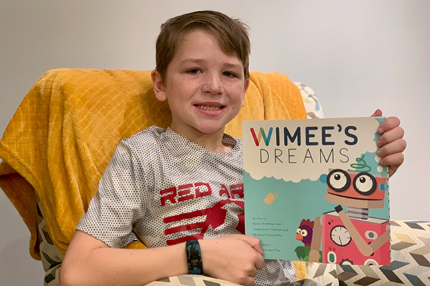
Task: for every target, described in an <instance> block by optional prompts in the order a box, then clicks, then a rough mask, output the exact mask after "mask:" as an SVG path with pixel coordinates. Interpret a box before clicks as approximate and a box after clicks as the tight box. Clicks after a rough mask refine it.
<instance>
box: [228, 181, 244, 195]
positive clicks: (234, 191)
mask: <svg viewBox="0 0 430 286" xmlns="http://www.w3.org/2000/svg"><path fill="white" fill-rule="evenodd" d="M230 193H231V197H232V198H234V199H235V198H236V195H237V196H238V197H239V198H241V199H243V184H237V185H231V186H230Z"/></svg>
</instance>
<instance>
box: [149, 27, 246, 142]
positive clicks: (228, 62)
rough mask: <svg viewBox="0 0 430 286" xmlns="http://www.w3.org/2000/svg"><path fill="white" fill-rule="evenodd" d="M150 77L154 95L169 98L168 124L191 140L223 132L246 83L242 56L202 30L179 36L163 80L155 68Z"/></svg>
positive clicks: (238, 106)
mask: <svg viewBox="0 0 430 286" xmlns="http://www.w3.org/2000/svg"><path fill="white" fill-rule="evenodd" d="M152 79H153V82H154V91H155V95H156V97H157V99H159V100H161V101H164V100H166V99H167V100H168V103H169V106H170V109H171V112H172V124H171V128H172V129H173V130H174V131H175V132H176V133H178V134H180V135H182V136H184V137H186V138H188V139H191V140H192V139H193V138H196V137H195V136H202V135H205V134H207V135H209V134H220V133H223V132H224V128H225V125H226V124H227V123H228V122H229V121H230V120H232V119H233V118H234V117H235V116H236V115H237V114H238V112H239V110H240V108H241V107H242V106H243V100H244V97H245V92H246V90H247V88H248V84H249V81H248V80H245V78H244V71H243V64H242V62H241V60H240V59H239V58H238V57H236V56H235V55H227V54H225V53H224V52H223V51H222V50H221V48H220V46H219V45H218V42H217V41H216V39H215V38H214V37H212V36H211V35H210V34H208V33H207V32H205V31H203V30H192V31H190V32H187V33H186V34H185V35H184V36H183V37H182V40H181V42H180V43H179V45H178V49H177V51H176V54H175V56H174V57H173V59H172V61H171V62H170V64H169V66H168V68H167V73H166V78H165V79H164V83H163V82H162V81H161V78H160V75H159V74H158V73H157V72H153V74H152Z"/></svg>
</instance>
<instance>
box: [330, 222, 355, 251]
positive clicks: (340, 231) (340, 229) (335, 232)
mask: <svg viewBox="0 0 430 286" xmlns="http://www.w3.org/2000/svg"><path fill="white" fill-rule="evenodd" d="M330 238H331V240H332V241H333V242H334V243H336V244H337V245H339V246H345V245H348V244H349V243H350V242H351V235H350V234H349V232H348V231H347V230H346V228H345V227H344V226H342V225H338V226H335V227H333V228H332V229H331V231H330Z"/></svg>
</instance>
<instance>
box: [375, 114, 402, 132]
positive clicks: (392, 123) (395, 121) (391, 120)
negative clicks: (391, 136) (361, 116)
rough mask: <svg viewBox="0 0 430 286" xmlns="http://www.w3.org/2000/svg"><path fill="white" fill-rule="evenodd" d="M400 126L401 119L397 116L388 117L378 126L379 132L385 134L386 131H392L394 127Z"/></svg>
mask: <svg viewBox="0 0 430 286" xmlns="http://www.w3.org/2000/svg"><path fill="white" fill-rule="evenodd" d="M399 126H400V119H399V118H397V117H394V116H393V117H388V118H387V119H385V121H384V122H382V123H381V125H379V127H378V133H380V134H383V133H384V132H387V131H390V130H391V129H393V128H396V127H399Z"/></svg>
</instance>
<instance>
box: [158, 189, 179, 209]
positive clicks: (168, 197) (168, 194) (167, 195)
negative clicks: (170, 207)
mask: <svg viewBox="0 0 430 286" xmlns="http://www.w3.org/2000/svg"><path fill="white" fill-rule="evenodd" d="M160 195H161V199H160V200H161V205H162V206H164V205H165V204H166V201H170V203H171V204H175V203H176V199H175V198H176V188H175V187H172V188H168V189H165V190H161V191H160Z"/></svg>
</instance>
